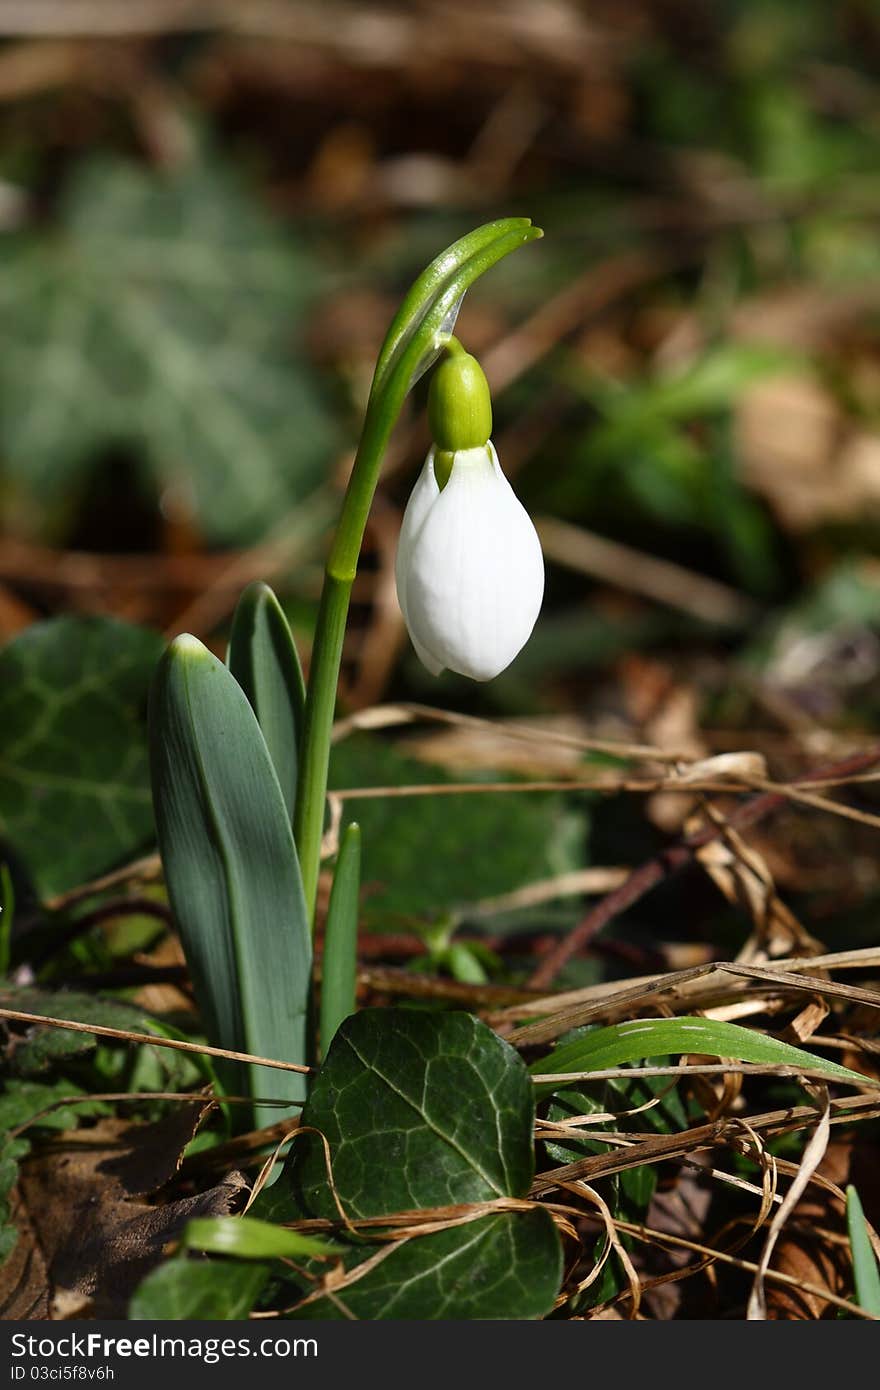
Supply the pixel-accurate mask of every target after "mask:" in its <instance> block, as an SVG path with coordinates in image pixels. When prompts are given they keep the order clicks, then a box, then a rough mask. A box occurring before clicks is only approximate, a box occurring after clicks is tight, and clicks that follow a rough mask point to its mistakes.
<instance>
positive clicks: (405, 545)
mask: <svg viewBox="0 0 880 1390" xmlns="http://www.w3.org/2000/svg"><path fill="white" fill-rule="evenodd" d="M439 496H440V489H439V487H438V486H437V479H436V478H435V477H434V450H433V448H432V449H431V450H430V451H429V453H428V457H427V458H426V459H425V462H424V466H423V468H422V471H421V473H420V474H419V477H418V481H417V483H416V485H415V487H414V488H413V490H412V492H411V494H410V499H409V501H408V502H407V504H406V511H405V512H404V514H403V522H402V524H401V527H400V536H399V538H398V541H397V557H396V559H395V562H394V575H395V579H396V582H397V601H398V603H399V604H400V611H401V613H402V614H403V620H404V622H405V623H406V624H407V627H409V617H408V615H407V601H406V590H407V578H408V574H409V566H410V560H411V557H412V551H413V546H414V544H415V541H416V538H417V536H418V533H419V531H420V530H421V528H422V525H423V524H424V521H425V519H426V517H427V515H428V513H429V511H430V510H431V507H432V506H433V505H434V503H435V502H436V500H437V498H438V497H439ZM410 639H411V641H412V644H413V646H414V647H415V649H416V655H417V657H418V658H419V661H421V663H422V665H423V666H427V668H428V670H429V671H430V672H431V675H432V676H439V675H440V672H441V671H442V670H443V662H442V661H438V660H437V659H436V657H434V656H432V655H431V653H430V652H429V651H428V650H427V648H426V647H424V646H423V645H422V643H421V642H419V640H418V638H416V637H414V636H413V634H412V632H411V631H410Z"/></svg>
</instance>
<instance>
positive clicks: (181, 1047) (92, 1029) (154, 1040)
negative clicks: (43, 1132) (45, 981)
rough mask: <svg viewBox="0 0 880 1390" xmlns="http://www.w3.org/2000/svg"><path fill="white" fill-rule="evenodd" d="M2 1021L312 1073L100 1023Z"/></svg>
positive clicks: (36, 1017)
mask: <svg viewBox="0 0 880 1390" xmlns="http://www.w3.org/2000/svg"><path fill="white" fill-rule="evenodd" d="M0 1018H10V1019H14V1020H15V1021H16V1022H18V1023H38V1024H40V1025H41V1026H43V1027H46V1028H67V1029H69V1030H70V1032H71V1033H95V1034H96V1035H97V1036H98V1037H102V1038H117V1039H119V1040H120V1041H122V1042H133V1043H146V1044H147V1045H148V1046H150V1047H170V1048H172V1049H173V1050H174V1051H176V1052H197V1053H200V1054H201V1055H202V1056H205V1057H224V1058H226V1059H227V1060H228V1061H230V1062H249V1063H251V1064H252V1065H253V1066H257V1067H275V1068H276V1070H278V1071H299V1072H311V1071H313V1070H314V1069H313V1068H312V1067H304V1066H300V1065H299V1063H298V1062H278V1061H275V1060H274V1059H273V1058H271V1057H254V1056H252V1055H251V1053H249V1052H231V1051H230V1050H229V1049H228V1048H225V1047H209V1046H208V1045H207V1044H206V1043H191V1042H184V1041H183V1040H182V1039H180V1038H160V1037H156V1036H155V1035H154V1034H152V1033H131V1032H129V1031H128V1030H127V1029H125V1028H105V1027H103V1026H102V1025H101V1024H99V1023H74V1021H73V1019H70V1018H49V1017H48V1016H46V1015H44V1014H28V1013H24V1012H23V1011H22V1010H21V1009H0Z"/></svg>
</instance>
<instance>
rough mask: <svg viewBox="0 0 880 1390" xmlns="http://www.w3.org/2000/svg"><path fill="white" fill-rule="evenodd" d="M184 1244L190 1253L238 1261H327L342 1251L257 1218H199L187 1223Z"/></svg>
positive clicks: (325, 1241)
mask: <svg viewBox="0 0 880 1390" xmlns="http://www.w3.org/2000/svg"><path fill="white" fill-rule="evenodd" d="M183 1243H184V1245H185V1247H186V1249H187V1250H204V1251H206V1252H207V1253H208V1254H211V1255H231V1256H234V1257H235V1258H237V1259H239V1260H272V1259H301V1258H302V1257H303V1256H314V1257H316V1258H317V1259H327V1258H328V1256H330V1255H334V1254H336V1253H337V1251H338V1250H339V1249H340V1247H339V1246H338V1245H336V1244H335V1243H334V1242H333V1241H329V1240H323V1239H321V1238H320V1237H319V1236H306V1235H301V1234H300V1233H299V1232H298V1231H288V1230H286V1229H285V1227H284V1226H276V1225H275V1224H274V1223H273V1222H271V1221H261V1220H259V1218H257V1217H254V1216H197V1217H196V1218H195V1219H194V1220H193V1221H190V1222H189V1223H188V1224H187V1227H186V1230H185V1231H184V1233H183Z"/></svg>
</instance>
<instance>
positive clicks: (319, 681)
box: [293, 400, 399, 922]
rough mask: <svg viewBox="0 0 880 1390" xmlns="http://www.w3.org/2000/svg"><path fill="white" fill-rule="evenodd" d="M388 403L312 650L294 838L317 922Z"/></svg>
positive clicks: (367, 441) (356, 478) (374, 407)
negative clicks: (348, 637) (353, 621)
mask: <svg viewBox="0 0 880 1390" xmlns="http://www.w3.org/2000/svg"><path fill="white" fill-rule="evenodd" d="M388 404H389V402H388V401H387V400H386V401H371V402H370V406H369V407H368V410H367V418H366V420H365V421H364V432H363V435H362V436H361V442H360V445H359V447H358V451H357V455H356V457H355V461H354V466H353V468H352V471H351V478H350V479H349V484H348V490H347V491H346V494H345V501H344V502H343V505H342V514H341V516H340V519H339V526H338V528H337V531H336V536H335V538H334V541H333V546H332V549H331V551H330V558H329V560H328V561H327V568H326V572H325V576H324V587H323V589H322V591H321V604H320V607H319V609H318V620H317V624H316V627H315V640H314V643H313V646H312V662H311V669H310V672H309V684H308V693H307V696H306V707H305V719H304V722H303V738H302V750H301V762H300V774H299V787H298V791H297V800H296V810H295V814H294V821H293V834H294V839H295V841H296V846H297V850H298V851H299V858H300V867H301V870H302V880H303V892H304V893H305V898H306V907H307V909H308V912H309V915H310V917H311V919H312V921H313V922H314V915H315V899H316V897H317V892H318V874H319V872H320V867H321V840H322V838H323V834H324V804H325V802H326V799H327V775H328V770H329V764H330V742H331V737H332V733H333V718H334V714H335V711H336V687H337V684H338V681H339V667H340V665H341V662H342V644H343V642H344V640H345V625H346V620H347V618H348V608H349V604H350V602H351V589H352V585H353V583H354V579H355V575H356V573H357V562H358V556H359V555H360V550H361V544H362V542H363V538H364V531H365V529H366V525H367V518H368V516H369V514H370V506H371V504H372V501H373V493H374V492H375V490H376V483H377V481H378V477H379V469H380V468H381V465H382V457H383V455H384V453H385V448H386V446H387V443H388V437H389V435H390V434H391V430H392V428H393V426H394V422H395V420H396V418H397V413H398V410H399V406H398V407H397V409H394V410H393V411H390V410H388V409H387V408H383V407H387V405H388Z"/></svg>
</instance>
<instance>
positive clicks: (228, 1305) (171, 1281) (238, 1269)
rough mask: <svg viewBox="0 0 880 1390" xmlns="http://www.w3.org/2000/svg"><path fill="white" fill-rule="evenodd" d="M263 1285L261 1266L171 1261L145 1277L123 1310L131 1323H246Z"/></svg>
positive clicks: (177, 1258)
mask: <svg viewBox="0 0 880 1390" xmlns="http://www.w3.org/2000/svg"><path fill="white" fill-rule="evenodd" d="M268 1279H269V1268H268V1266H267V1265H258V1264H240V1263H239V1262H238V1261H236V1262H235V1263H234V1264H233V1263H232V1262H231V1261H230V1262H228V1263H227V1262H223V1261H220V1260H197V1259H195V1260H194V1259H190V1258H189V1257H188V1256H186V1255H175V1257H174V1258H173V1259H171V1260H166V1262H165V1263H164V1264H161V1265H159V1267H158V1269H154V1270H153V1271H152V1273H151V1274H148V1275H147V1277H146V1279H145V1280H144V1282H143V1283H142V1284H141V1286H140V1288H139V1289H138V1290H137V1292H136V1294H135V1295H134V1297H133V1299H132V1300H131V1303H130V1305H129V1310H128V1316H129V1317H130V1318H131V1319H133V1321H135V1322H141V1321H144V1322H152V1321H155V1320H156V1319H159V1320H161V1321H165V1320H168V1321H172V1320H173V1321H184V1320H186V1319H188V1318H196V1319H202V1318H203V1319H205V1321H208V1322H220V1321H226V1320H227V1319H229V1320H235V1319H237V1318H246V1317H247V1316H248V1314H249V1313H250V1311H251V1309H252V1308H253V1306H254V1304H255V1303H256V1301H257V1298H258V1297H259V1295H260V1293H261V1292H262V1290H263V1288H264V1286H265V1285H266V1283H267V1282H268Z"/></svg>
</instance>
